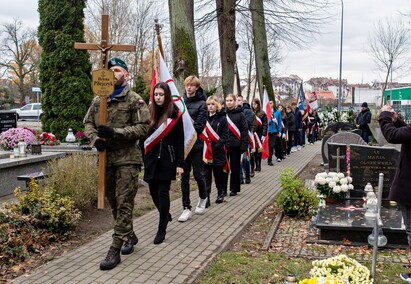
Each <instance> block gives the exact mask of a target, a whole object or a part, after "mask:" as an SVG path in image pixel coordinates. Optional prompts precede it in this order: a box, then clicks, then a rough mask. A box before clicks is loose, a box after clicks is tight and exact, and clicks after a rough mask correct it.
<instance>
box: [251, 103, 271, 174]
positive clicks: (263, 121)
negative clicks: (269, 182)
mask: <svg viewBox="0 0 411 284" xmlns="http://www.w3.org/2000/svg"><path fill="white" fill-rule="evenodd" d="M252 108H253V112H254V114H255V120H256V124H255V127H254V129H253V133H254V138H255V141H256V147H255V153H254V158H255V171H256V172H261V152H262V150H263V148H262V142H263V141H264V139H265V137H266V136H267V123H268V122H267V115H266V114H265V112H264V111H263V110H262V109H261V102H260V99H258V98H255V99H254V100H253V102H252ZM257 145H258V146H257ZM251 167H252V170H254V163H252V164H251Z"/></svg>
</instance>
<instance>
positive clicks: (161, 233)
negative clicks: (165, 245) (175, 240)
mask: <svg viewBox="0 0 411 284" xmlns="http://www.w3.org/2000/svg"><path fill="white" fill-rule="evenodd" d="M165 238H166V230H161V229H159V230H158V231H157V235H156V237H155V238H154V241H153V243H154V244H155V245H158V244H161V243H162V242H163V241H164V239H165Z"/></svg>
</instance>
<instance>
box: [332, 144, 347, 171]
mask: <svg viewBox="0 0 411 284" xmlns="http://www.w3.org/2000/svg"><path fill="white" fill-rule="evenodd" d="M331 158H332V159H333V160H334V159H336V160H337V173H339V172H340V160H341V159H343V158H345V156H344V155H341V156H340V147H338V148H337V156H335V155H331Z"/></svg>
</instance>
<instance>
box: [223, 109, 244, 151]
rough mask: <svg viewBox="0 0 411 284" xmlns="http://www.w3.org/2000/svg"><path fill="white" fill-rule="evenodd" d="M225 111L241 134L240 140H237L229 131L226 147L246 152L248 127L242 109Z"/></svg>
mask: <svg viewBox="0 0 411 284" xmlns="http://www.w3.org/2000/svg"><path fill="white" fill-rule="evenodd" d="M225 111H226V112H227V116H228V117H230V119H231V121H232V122H233V123H234V124H235V125H236V126H237V128H238V129H239V130H240V133H241V140H238V139H237V137H236V136H235V135H234V134H233V133H232V132H231V130H229V135H228V139H227V144H226V145H227V147H239V148H240V150H241V151H246V150H247V147H248V126H247V120H246V118H245V116H244V113H243V110H242V108H241V107H238V108H235V109H232V110H229V109H228V108H227V109H226V110H225Z"/></svg>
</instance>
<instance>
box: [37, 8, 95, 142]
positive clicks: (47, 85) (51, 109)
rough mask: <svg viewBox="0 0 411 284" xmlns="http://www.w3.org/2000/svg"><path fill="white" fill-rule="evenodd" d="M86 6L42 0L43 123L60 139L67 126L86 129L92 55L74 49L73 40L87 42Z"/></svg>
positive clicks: (40, 39)
mask: <svg viewBox="0 0 411 284" xmlns="http://www.w3.org/2000/svg"><path fill="white" fill-rule="evenodd" d="M85 7H86V0H71V1H53V0H39V8H38V11H39V14H40V26H39V29H38V37H39V43H40V45H41V47H42V48H43V52H42V55H41V63H40V82H41V83H40V86H41V89H42V92H43V96H42V101H41V102H42V108H43V117H42V119H41V122H42V124H43V131H47V132H52V133H54V134H55V135H56V136H57V138H58V139H60V140H61V139H64V137H65V136H66V135H67V130H68V128H72V129H73V130H74V131H75V132H76V131H78V130H81V129H83V128H84V126H83V118H84V116H85V114H86V112H87V109H88V107H89V105H90V103H91V100H92V98H93V95H92V91H91V75H90V71H91V64H90V62H89V55H88V53H87V51H85V50H75V49H74V42H84V24H83V19H84V8H85Z"/></svg>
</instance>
